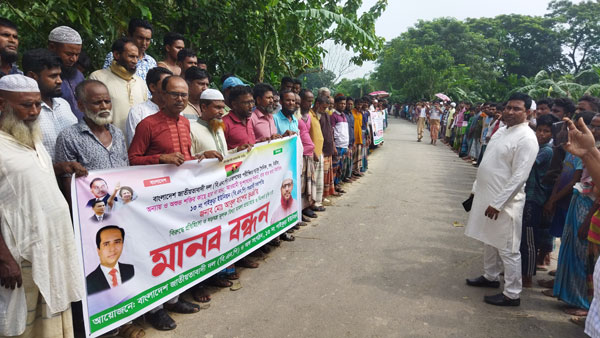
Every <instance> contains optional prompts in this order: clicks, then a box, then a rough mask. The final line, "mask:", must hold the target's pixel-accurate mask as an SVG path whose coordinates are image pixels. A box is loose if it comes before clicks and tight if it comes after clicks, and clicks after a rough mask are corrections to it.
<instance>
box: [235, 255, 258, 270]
mask: <svg viewBox="0 0 600 338" xmlns="http://www.w3.org/2000/svg"><path fill="white" fill-rule="evenodd" d="M237 265H239V266H241V267H242V268H248V269H256V268H258V263H256V262H253V261H251V260H249V259H248V258H245V257H244V258H242V259H240V260H239V261H238V262H237Z"/></svg>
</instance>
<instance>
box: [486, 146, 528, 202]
mask: <svg viewBox="0 0 600 338" xmlns="http://www.w3.org/2000/svg"><path fill="white" fill-rule="evenodd" d="M538 151H539V146H538V145H537V142H536V141H535V139H529V138H521V139H519V140H517V149H516V151H515V154H514V156H513V159H512V163H511V166H512V175H511V177H510V178H509V179H508V181H507V182H506V184H505V185H504V188H503V189H502V191H500V192H499V193H498V194H497V195H496V196H495V197H494V199H493V200H492V203H491V204H490V205H491V206H492V207H493V208H494V209H496V210H499V211H501V210H502V209H503V208H504V206H505V205H506V202H508V201H509V200H510V199H512V198H513V197H514V196H515V195H516V194H517V193H518V192H519V191H520V190H521V189H522V188H523V185H524V184H525V182H527V178H528V177H529V172H530V171H531V168H532V167H533V163H534V162H535V158H536V156H537V153H538Z"/></svg>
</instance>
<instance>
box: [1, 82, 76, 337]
mask: <svg viewBox="0 0 600 338" xmlns="http://www.w3.org/2000/svg"><path fill="white" fill-rule="evenodd" d="M41 109H42V98H41V95H40V90H39V87H38V84H37V82H36V81H35V80H33V79H31V78H28V77H25V76H23V75H17V74H15V75H6V76H4V77H2V78H1V79H0V111H1V112H2V113H1V115H0V149H2V151H0V286H2V287H0V319H1V320H0V336H17V335H20V337H36V338H37V337H40V338H45V337H73V326H72V316H71V308H70V306H71V302H76V301H79V300H81V298H82V296H83V294H84V289H83V283H82V280H83V276H82V274H81V271H82V269H81V266H80V264H79V259H78V258H77V251H76V248H75V238H74V236H73V229H72V226H71V216H70V213H69V207H68V205H67V203H66V202H65V200H64V198H63V197H62V195H61V192H60V190H59V189H58V185H57V184H56V178H55V170H53V169H55V168H57V166H54V167H55V168H53V165H52V160H51V159H50V156H49V154H48V152H47V151H46V149H45V147H44V145H43V144H42V141H41V140H42V138H41V131H40V126H39V121H38V117H39V115H40V111H41ZM65 168H67V166H63V169H65ZM79 174H84V173H81V172H80V173H79Z"/></svg>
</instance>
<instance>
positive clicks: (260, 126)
mask: <svg viewBox="0 0 600 338" xmlns="http://www.w3.org/2000/svg"><path fill="white" fill-rule="evenodd" d="M274 93H275V89H274V88H273V87H272V86H271V85H270V84H267V83H259V84H257V85H256V86H254V90H253V92H252V95H253V96H254V101H255V102H256V107H255V108H254V110H253V111H252V116H251V117H250V120H252V125H253V127H254V136H255V138H256V142H262V141H264V140H267V139H271V138H272V137H275V138H279V137H281V136H279V134H277V127H276V126H275V120H274V119H273V114H275V113H276V112H277V106H276V105H275V100H274V99H273V97H274Z"/></svg>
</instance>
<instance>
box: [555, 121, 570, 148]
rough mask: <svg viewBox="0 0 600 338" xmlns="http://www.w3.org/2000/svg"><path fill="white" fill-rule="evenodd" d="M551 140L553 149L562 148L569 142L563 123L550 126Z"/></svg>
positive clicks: (565, 126)
mask: <svg viewBox="0 0 600 338" xmlns="http://www.w3.org/2000/svg"><path fill="white" fill-rule="evenodd" d="M552 139H553V142H554V146H555V147H562V146H564V145H565V144H567V142H568V141H569V130H568V129H567V123H566V122H565V121H559V122H556V123H553V124H552Z"/></svg>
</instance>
